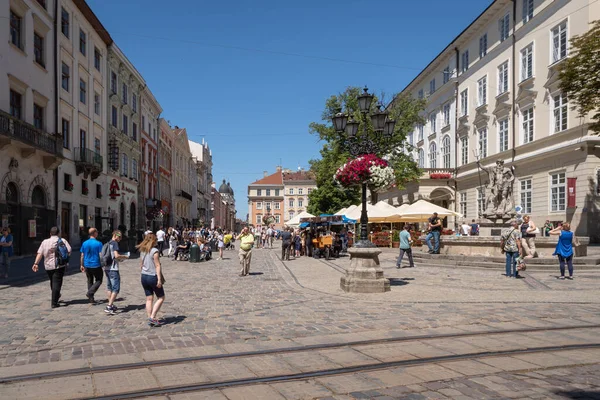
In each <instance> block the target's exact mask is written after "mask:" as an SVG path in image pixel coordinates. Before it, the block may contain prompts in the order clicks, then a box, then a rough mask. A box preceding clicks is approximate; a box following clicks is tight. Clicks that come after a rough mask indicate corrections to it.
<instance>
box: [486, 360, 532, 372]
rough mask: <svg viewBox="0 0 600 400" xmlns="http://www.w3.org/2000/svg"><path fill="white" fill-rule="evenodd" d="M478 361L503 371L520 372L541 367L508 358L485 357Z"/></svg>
mask: <svg viewBox="0 0 600 400" xmlns="http://www.w3.org/2000/svg"><path fill="white" fill-rule="evenodd" d="M477 361H479V362H481V363H483V364H487V365H491V366H492V367H495V368H498V369H501V370H503V371H520V370H530V369H537V368H539V365H537V364H532V363H529V362H526V361H523V360H521V359H518V358H514V357H508V356H499V357H484V358H478V359H477Z"/></svg>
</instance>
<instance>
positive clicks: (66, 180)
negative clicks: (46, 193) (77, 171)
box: [63, 174, 73, 191]
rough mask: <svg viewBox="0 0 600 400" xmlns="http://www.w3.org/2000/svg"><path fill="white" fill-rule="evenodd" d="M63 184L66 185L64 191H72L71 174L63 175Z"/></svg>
mask: <svg viewBox="0 0 600 400" xmlns="http://www.w3.org/2000/svg"><path fill="white" fill-rule="evenodd" d="M63 184H64V186H63V189H64V190H69V191H70V190H72V186H73V183H72V182H71V175H70V174H64V175H63Z"/></svg>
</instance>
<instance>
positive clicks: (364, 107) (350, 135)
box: [333, 87, 396, 248]
mask: <svg viewBox="0 0 600 400" xmlns="http://www.w3.org/2000/svg"><path fill="white" fill-rule="evenodd" d="M373 97H374V96H373V95H372V94H370V93H369V89H368V88H367V87H365V88H364V89H363V93H362V94H361V95H360V96H358V108H359V111H360V113H361V118H362V125H363V129H362V133H360V134H359V133H358V128H359V125H360V122H358V121H355V120H354V118H353V117H352V115H350V116H349V115H347V114H344V113H342V112H339V113H337V114H336V115H334V117H333V126H334V128H335V130H336V132H337V133H338V134H339V135H340V144H341V147H342V148H343V149H344V150H346V151H348V153H350V155H351V156H352V157H355V158H356V157H360V156H363V155H365V154H375V155H377V156H381V155H382V154H385V153H387V152H389V151H390V149H391V144H392V139H393V137H394V127H395V126H396V121H395V120H393V119H391V118H389V113H388V112H387V111H385V110H381V105H379V106H378V107H377V111H376V112H374V113H371V114H370V117H371V125H372V126H373V133H370V132H369V130H368V127H367V125H368V118H367V116H368V115H369V113H370V111H371V103H372V102H373ZM367 189H368V188H367V183H366V182H363V183H362V197H361V201H362V210H361V213H360V239H359V240H358V241H357V243H356V245H355V246H356V247H359V248H361V247H362V248H366V247H367V248H368V247H376V246H375V245H374V244H373V243H372V242H371V241H370V240H369V237H368V230H367V226H368V223H369V216H368V214H367Z"/></svg>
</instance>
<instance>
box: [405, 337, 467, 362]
mask: <svg viewBox="0 0 600 400" xmlns="http://www.w3.org/2000/svg"><path fill="white" fill-rule="evenodd" d="M434 343H435V341H432V344H429V341H423V342H406V343H403V346H402V349H403V350H404V351H405V352H407V353H409V354H412V355H414V356H415V357H417V358H429V357H441V356H450V355H452V354H456V353H454V352H450V351H447V350H443V349H441V348H438V347H435V346H434V345H433V344H434Z"/></svg>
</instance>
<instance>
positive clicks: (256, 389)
mask: <svg viewBox="0 0 600 400" xmlns="http://www.w3.org/2000/svg"><path fill="white" fill-rule="evenodd" d="M221 392H223V394H224V395H225V396H226V397H227V398H228V399H229V400H256V399H273V400H285V397H283V396H282V395H281V394H279V393H278V392H277V391H275V390H274V389H273V388H271V387H270V386H269V385H263V384H260V385H248V386H239V387H231V388H226V389H223V390H221Z"/></svg>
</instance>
